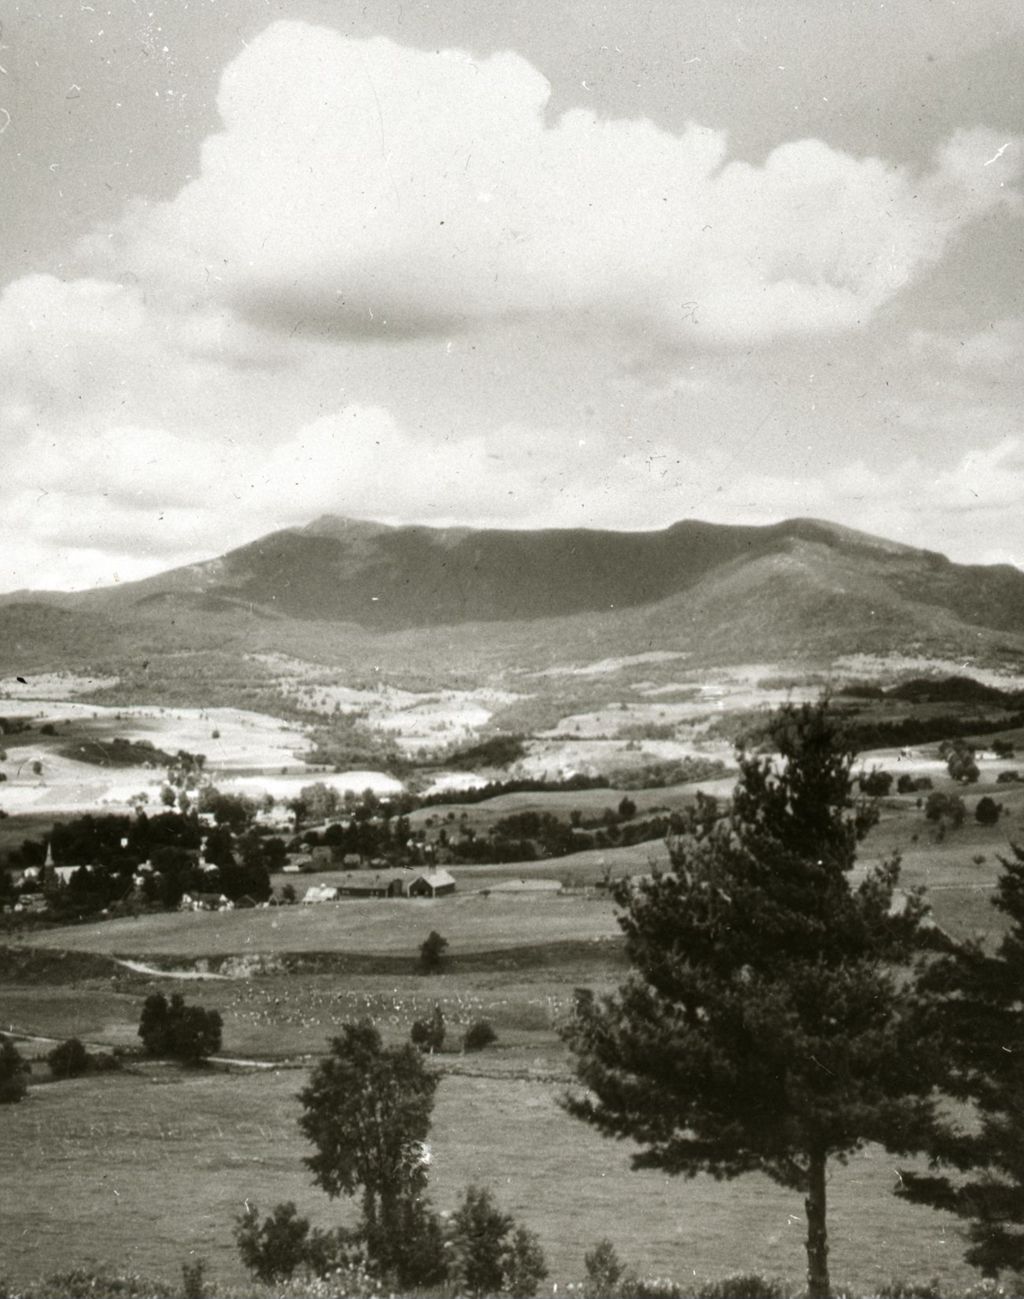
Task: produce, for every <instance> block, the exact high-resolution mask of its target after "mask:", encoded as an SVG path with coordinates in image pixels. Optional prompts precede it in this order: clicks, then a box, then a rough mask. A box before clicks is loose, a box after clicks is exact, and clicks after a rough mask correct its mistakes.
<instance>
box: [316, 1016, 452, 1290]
mask: <svg viewBox="0 0 1024 1299" xmlns="http://www.w3.org/2000/svg"><path fill="white" fill-rule="evenodd" d="M437 1083H438V1079H437V1076H436V1075H435V1074H432V1073H431V1072H430V1071H429V1070H428V1069H427V1068H426V1066H425V1064H424V1062H423V1057H422V1055H421V1054H420V1052H419V1051H418V1050H416V1048H415V1047H414V1046H412V1044H411V1043H406V1044H405V1045H404V1046H400V1047H385V1046H384V1045H383V1043H382V1042H381V1037H380V1033H379V1032H378V1031H377V1029H376V1028H375V1027H374V1025H373V1024H372V1023H370V1022H369V1021H368V1020H363V1021H360V1022H359V1023H355V1024H346V1025H345V1026H344V1028H343V1030H342V1033H341V1036H340V1037H336V1038H334V1039H333V1040H332V1041H331V1044H330V1052H329V1054H328V1055H327V1057H326V1058H325V1059H324V1060H322V1061H321V1062H320V1064H318V1065H317V1066H316V1068H315V1069H314V1070H313V1072H312V1075H311V1076H310V1080H309V1083H308V1084H307V1086H306V1087H304V1088H303V1090H302V1091H301V1092H300V1093H299V1100H300V1101H301V1102H302V1114H301V1116H300V1118H299V1127H300V1128H301V1129H302V1132H303V1133H304V1135H305V1136H306V1137H307V1138H308V1139H309V1140H310V1141H311V1142H312V1144H313V1146H314V1147H315V1153H314V1154H312V1155H309V1156H307V1158H306V1164H307V1165H308V1166H309V1168H310V1169H311V1170H312V1173H313V1180H314V1181H315V1182H316V1183H317V1185H318V1186H320V1187H322V1188H323V1190H325V1191H326V1192H327V1194H328V1195H330V1196H332V1197H334V1196H338V1195H351V1196H354V1195H356V1194H359V1195H360V1197H361V1203H362V1212H363V1222H362V1230H363V1233H364V1236H365V1239H366V1241H367V1245H368V1248H369V1249H370V1253H371V1257H372V1258H373V1260H374V1262H375V1263H377V1264H378V1265H380V1266H381V1268H382V1269H387V1270H392V1271H394V1272H395V1273H396V1274H397V1276H398V1280H399V1283H400V1284H403V1285H409V1284H427V1283H429V1282H430V1280H431V1279H436V1277H437V1276H438V1275H439V1274H440V1273H441V1272H442V1271H443V1265H442V1263H441V1252H440V1251H441V1237H440V1228H439V1225H438V1224H437V1220H436V1217H435V1216H434V1215H433V1213H432V1212H431V1211H430V1210H429V1208H428V1206H427V1205H426V1203H425V1200H424V1194H425V1191H426V1186H427V1167H428V1157H427V1155H426V1150H425V1145H424V1143H425V1141H426V1138H427V1134H428V1132H429V1131H430V1116H431V1112H432V1111H433V1107H434V1093H435V1091H436V1090H437ZM417 1251H418V1252H419V1257H418V1258H417V1257H416V1254H417ZM431 1274H433V1277H432V1275H431Z"/></svg>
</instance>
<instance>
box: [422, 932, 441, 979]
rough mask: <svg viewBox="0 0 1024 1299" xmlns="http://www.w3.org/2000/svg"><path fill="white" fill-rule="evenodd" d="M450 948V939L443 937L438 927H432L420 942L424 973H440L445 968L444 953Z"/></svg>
mask: <svg viewBox="0 0 1024 1299" xmlns="http://www.w3.org/2000/svg"><path fill="white" fill-rule="evenodd" d="M447 950H448V939H447V938H442V937H441V935H440V934H439V933H438V932H437V930H436V929H432V930H431V931H430V933H429V934H428V935H427V937H426V938H425V939H424V941H423V942H422V943H421V944H420V969H421V970H422V971H423V973H424V974H439V973H440V971H441V970H442V969H443V968H444V954H445V952H446V951H447Z"/></svg>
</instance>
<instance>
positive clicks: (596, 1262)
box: [583, 1238, 625, 1299]
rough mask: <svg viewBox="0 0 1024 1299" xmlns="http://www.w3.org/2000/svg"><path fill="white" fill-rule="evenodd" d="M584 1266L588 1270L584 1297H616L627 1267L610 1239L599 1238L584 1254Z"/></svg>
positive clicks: (607, 1298) (602, 1298)
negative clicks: (623, 1264)
mask: <svg viewBox="0 0 1024 1299" xmlns="http://www.w3.org/2000/svg"><path fill="white" fill-rule="evenodd" d="M583 1267H584V1270H585V1272H586V1280H585V1281H584V1283H583V1294H584V1299H616V1296H617V1295H618V1293H619V1282H620V1281H621V1280H622V1274H623V1272H624V1271H625V1268H624V1267H623V1266H622V1263H621V1262H620V1260H619V1256H618V1254H617V1253H616V1251H615V1246H614V1245H613V1244H612V1242H611V1241H610V1240H608V1239H607V1238H605V1239H603V1240H599V1241H598V1242H597V1244H596V1245H595V1246H594V1248H593V1249H592V1250H589V1251H588V1252H587V1253H586V1254H585V1255H584V1256H583Z"/></svg>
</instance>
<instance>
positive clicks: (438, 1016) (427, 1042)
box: [409, 1006, 445, 1053]
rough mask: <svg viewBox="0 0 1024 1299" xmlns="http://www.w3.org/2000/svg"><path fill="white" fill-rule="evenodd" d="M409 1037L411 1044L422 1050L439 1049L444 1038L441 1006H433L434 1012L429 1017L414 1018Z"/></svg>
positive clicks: (431, 1050)
mask: <svg viewBox="0 0 1024 1299" xmlns="http://www.w3.org/2000/svg"><path fill="white" fill-rule="evenodd" d="M409 1037H410V1038H411V1039H412V1044H413V1046H418V1047H419V1049H420V1050H421V1051H423V1052H431V1053H433V1052H434V1051H440V1050H441V1048H442V1047H443V1046H444V1039H445V1026H444V1014H443V1013H442V1011H441V1007H440V1006H435V1007H434V1013H433V1014H432V1015H431V1016H430V1018H429V1019H417V1020H414V1021H413V1026H412V1030H411V1032H410V1034H409Z"/></svg>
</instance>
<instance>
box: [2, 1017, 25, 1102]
mask: <svg viewBox="0 0 1024 1299" xmlns="http://www.w3.org/2000/svg"><path fill="white" fill-rule="evenodd" d="M29 1068H30V1066H29V1065H28V1064H27V1063H26V1062H25V1061H24V1060H23V1059H22V1058H21V1052H20V1051H19V1050H18V1048H17V1047H16V1046H15V1045H14V1042H13V1041H12V1040H11V1039H10V1038H9V1037H8V1036H7V1035H6V1034H5V1033H0V1105H16V1104H17V1103H18V1101H21V1100H24V1099H25V1093H26V1092H27V1091H28V1081H27V1079H28V1072H29Z"/></svg>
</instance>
